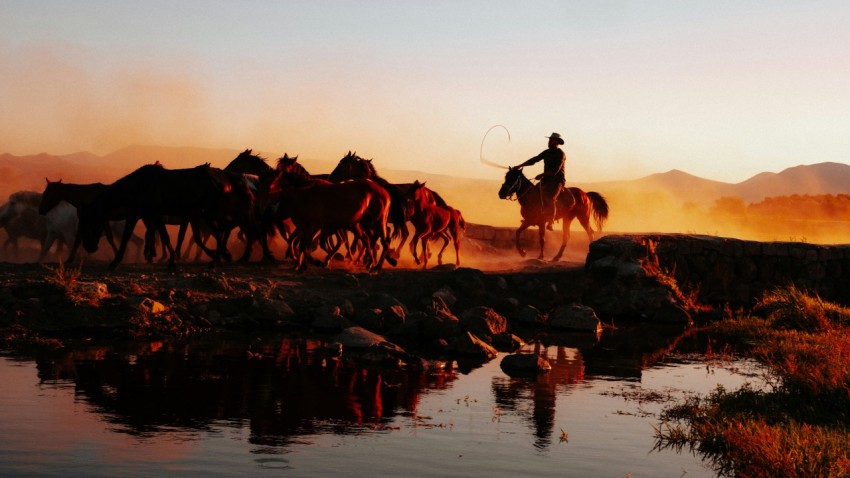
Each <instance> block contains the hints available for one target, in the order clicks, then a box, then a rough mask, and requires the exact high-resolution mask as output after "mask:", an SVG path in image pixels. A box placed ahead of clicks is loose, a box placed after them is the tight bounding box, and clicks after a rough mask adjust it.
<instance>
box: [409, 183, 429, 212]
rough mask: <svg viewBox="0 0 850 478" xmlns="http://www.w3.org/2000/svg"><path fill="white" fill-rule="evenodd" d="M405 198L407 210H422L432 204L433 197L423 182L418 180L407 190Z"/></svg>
mask: <svg viewBox="0 0 850 478" xmlns="http://www.w3.org/2000/svg"><path fill="white" fill-rule="evenodd" d="M405 198H406V199H407V207H408V209H419V210H422V209H424V208H425V206H427V205H429V204H434V196H432V195H431V191H430V190H429V189H428V188H426V187H425V181H423V182H421V183H420V182H419V180H416V181H414V182H413V184H411V185H410V187H409V188H408V189H407V192H406V193H405Z"/></svg>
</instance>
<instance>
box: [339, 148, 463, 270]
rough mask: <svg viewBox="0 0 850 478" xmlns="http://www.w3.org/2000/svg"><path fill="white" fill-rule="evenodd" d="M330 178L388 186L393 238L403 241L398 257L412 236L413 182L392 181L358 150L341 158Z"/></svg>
mask: <svg viewBox="0 0 850 478" xmlns="http://www.w3.org/2000/svg"><path fill="white" fill-rule="evenodd" d="M328 179H329V180H331V181H332V182H335V183H338V182H340V181H345V180H347V179H371V180H373V181H376V182H378V184H380V185H381V186H383V187H384V188H386V190H387V192H389V193H390V196H391V197H392V204H391V216H390V217H391V221H390V222H391V223H392V225H393V239H395V238H396V237H398V236H401V242H400V243H399V245H398V247H397V248H396V257H398V254H399V253H400V252H401V250H402V248H403V247H404V244H405V243H406V242H407V238H408V237H409V236H410V231H408V230H407V221H408V220H409V219H410V218H409V217H408V208H407V206H406V204H407V200H406V199H405V198H406V195H407V191H408V189H409V188H410V187H411V186H412V185H413V183H402V184H393V183H390V182H389V181H387V180H386V179H384V178H382V177H380V176H379V175H378V172H377V171H376V170H375V166H374V165H373V164H372V160H371V159H364V158H361V157H360V156H358V155H357V153H356V152H354V153H352V152H351V151H349V152H348V154H346V155H345V156H344V157H343V158H342V159H340V160H339V163H337V165H336V168H334V170H333V171H331V174H330V175H329V176H328ZM429 191H430V190H429ZM431 193H432V197H433V198H434V200H435V201H436V204H438V205H441V206H446V202H445V201H444V200H443V198H442V197H440V195H439V194H437V193H436V192H434V191H431Z"/></svg>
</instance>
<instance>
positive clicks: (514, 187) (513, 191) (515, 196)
mask: <svg viewBox="0 0 850 478" xmlns="http://www.w3.org/2000/svg"><path fill="white" fill-rule="evenodd" d="M523 179H527V178H526V177H525V176H523V174H522V172H519V173H518V174H517V175H516V180H515V181H514V182H513V184H511V186H510V187H509V188H508V191H510V194H508V195H507V196H506V197H505V199H507V200H508V201H519V200H520V199H522V198H523V197H525V195H526V194H528V193H529V192H531V190H532V189H534V185H532V186H531V187H530V188H528V189H526V190H525V192H524V193H522V194H520V193H519V189H520V187H521V186H522V180H523ZM529 182H530V181H529Z"/></svg>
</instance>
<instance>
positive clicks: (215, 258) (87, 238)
mask: <svg viewBox="0 0 850 478" xmlns="http://www.w3.org/2000/svg"><path fill="white" fill-rule="evenodd" d="M232 190H233V184H232V183H231V181H230V180H229V179H228V178H227V177H226V176H225V175H224V174H223V172H222V171H221V170H220V169H216V168H212V167H210V166H209V164H205V165H201V166H196V167H194V168H186V169H165V168H164V167H162V165H160V164H153V165H145V166H142V167H140V168H139V169H137V170H135V171H133V172H132V173H130V174H128V175H126V176H124V177H122V178H120V179H118V180H117V181H115V182H114V183H112V184H110V185H107V186H106V187H105V188H103V190H101V191H100V192H99V193H98V194H97V195H96V196H95V198H94V199H93V200H92V202H91V203H90V204H87V205H85V206H83V207H81V208H80V209H79V210H78V213H79V217H80V234H81V236H82V240H83V247H84V248H85V249H86V251H88V252H90V253H93V252H95V251H97V246H98V242H99V240H100V237H101V235H102V234H103V230H104V229H105V227H106V222H107V220H108V219H109V218H110V216H111V215H112V213H113V211H114V210H120V211H122V212H123V215H124V218H125V220H126V221H127V226H126V227H125V228H124V233H123V234H122V236H121V244H120V246H119V247H118V252H117V253H116V254H115V259H113V261H112V262H111V263H110V264H109V266H110V268H112V269H114V268H116V267H117V266H118V264H120V263H121V259H122V258H123V256H124V251H125V250H126V247H127V242H128V241H129V239H130V236H131V235H132V233H133V228H134V227H135V225H136V223H137V222H138V221H139V220H145V221H146V223H147V224H149V225H150V228H153V229H155V230H156V231H157V232H158V233H159V234H160V236H161V237H163V238H165V239H166V241H165V243H166V247H167V249H168V253H169V259H168V266H169V268H174V267H175V266H176V263H175V253H174V249H173V248H172V246H171V241H170V240H169V239H168V231H167V230H166V228H165V222H164V221H163V217H165V216H169V215H175V216H180V217H183V218H187V219H188V220H189V222H190V223H191V224H192V232H193V237H194V239H195V243H196V244H197V245H198V247H200V248H201V249H202V250H203V251H204V252H205V253H206V254H207V255H208V256H210V257H211V258H212V264H215V263H217V262H219V258H220V257H222V256H223V257H226V256H227V248H226V245H225V244H224V243H223V241H222V236H221V234H220V232H219V228H218V224H219V222H220V221H221V219H222V214H223V212H222V207H223V206H224V205H225V200H226V197H227V194H229V193H231V192H232ZM201 219H204V220H205V221H206V222H207V224H209V226H210V228H211V230H212V231H213V236H214V237H215V238H216V242H217V246H216V250H211V249H209V248H208V247H207V246H206V245H205V244H204V243H203V241H202V240H201V235H200V230H199V227H198V226H199V223H200V220H201Z"/></svg>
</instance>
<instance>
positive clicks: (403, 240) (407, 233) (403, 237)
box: [392, 221, 410, 259]
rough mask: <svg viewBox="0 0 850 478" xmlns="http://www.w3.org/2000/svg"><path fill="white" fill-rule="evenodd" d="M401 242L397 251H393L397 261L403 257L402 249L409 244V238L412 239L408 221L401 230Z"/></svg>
mask: <svg viewBox="0 0 850 478" xmlns="http://www.w3.org/2000/svg"><path fill="white" fill-rule="evenodd" d="M399 232H400V233H401V242H400V243H399V245H398V247H397V248H396V250H395V251H393V253H392V255H393V256H395V257H394V258H395V259H398V258H399V257H401V250H402V249H401V248H402V247H404V244H405V243H406V242H407V238H408V237H410V231H408V230H407V221H405V222H404V226H403V227H402V228H401V231H399Z"/></svg>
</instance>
